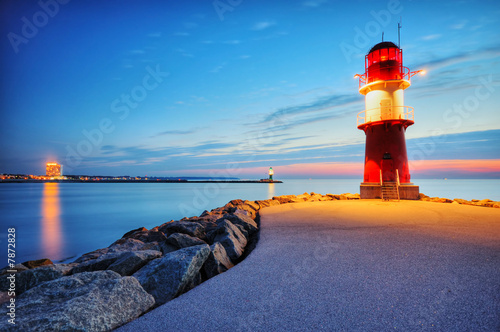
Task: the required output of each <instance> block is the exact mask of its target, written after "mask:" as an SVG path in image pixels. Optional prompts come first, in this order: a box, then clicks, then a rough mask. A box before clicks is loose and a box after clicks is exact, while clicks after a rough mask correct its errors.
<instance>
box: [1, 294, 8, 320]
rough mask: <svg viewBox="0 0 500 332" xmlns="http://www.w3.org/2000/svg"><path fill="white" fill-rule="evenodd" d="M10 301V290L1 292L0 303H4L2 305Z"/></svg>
mask: <svg viewBox="0 0 500 332" xmlns="http://www.w3.org/2000/svg"><path fill="white" fill-rule="evenodd" d="M8 301H10V296H9V292H0V304H1V305H2V307H3V304H4V303H5V302H8ZM6 317H7V316H6Z"/></svg>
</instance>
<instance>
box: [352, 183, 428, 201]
mask: <svg viewBox="0 0 500 332" xmlns="http://www.w3.org/2000/svg"><path fill="white" fill-rule="evenodd" d="M359 192H360V196H361V199H381V198H382V189H381V186H380V184H373V183H361V185H360V186H359ZM419 194H420V189H419V187H418V186H415V185H413V183H409V184H401V186H400V187H399V198H400V199H409V200H418V199H419V198H420V196H419Z"/></svg>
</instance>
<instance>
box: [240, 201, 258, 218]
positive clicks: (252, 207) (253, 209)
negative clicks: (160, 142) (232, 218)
mask: <svg viewBox="0 0 500 332" xmlns="http://www.w3.org/2000/svg"><path fill="white" fill-rule="evenodd" d="M235 208H236V209H239V210H243V211H247V213H248V215H249V217H250V218H252V219H255V217H256V216H257V212H258V211H259V209H260V206H259V204H257V203H255V202H251V201H244V202H243V203H240V204H238V205H237V206H236V207H235Z"/></svg>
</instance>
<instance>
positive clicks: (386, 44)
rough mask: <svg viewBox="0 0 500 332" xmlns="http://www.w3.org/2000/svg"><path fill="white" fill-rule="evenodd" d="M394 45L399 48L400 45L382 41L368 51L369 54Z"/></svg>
mask: <svg viewBox="0 0 500 332" xmlns="http://www.w3.org/2000/svg"><path fill="white" fill-rule="evenodd" d="M393 47H394V48H397V49H399V47H398V45H396V44H394V43H393V42H381V43H378V44H377V45H375V46H373V47H372V48H371V49H370V51H369V52H368V54H370V53H372V52H375V51H377V50H381V49H384V48H393Z"/></svg>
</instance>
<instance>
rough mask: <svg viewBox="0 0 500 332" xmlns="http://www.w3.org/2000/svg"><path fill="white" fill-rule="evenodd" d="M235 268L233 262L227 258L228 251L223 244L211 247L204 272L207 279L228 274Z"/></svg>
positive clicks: (217, 243) (215, 244)
mask: <svg viewBox="0 0 500 332" xmlns="http://www.w3.org/2000/svg"><path fill="white" fill-rule="evenodd" d="M233 266H234V264H233V262H231V260H230V259H229V257H228V256H227V253H226V249H224V247H223V246H222V244H220V243H219V242H216V243H214V244H212V245H211V246H210V254H209V255H208V258H207V260H206V261H205V264H204V265H203V272H204V274H205V276H206V278H207V279H210V278H212V277H214V276H216V275H218V274H220V273H222V272H226V271H227V270H229V269H230V268H232V267H233Z"/></svg>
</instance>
